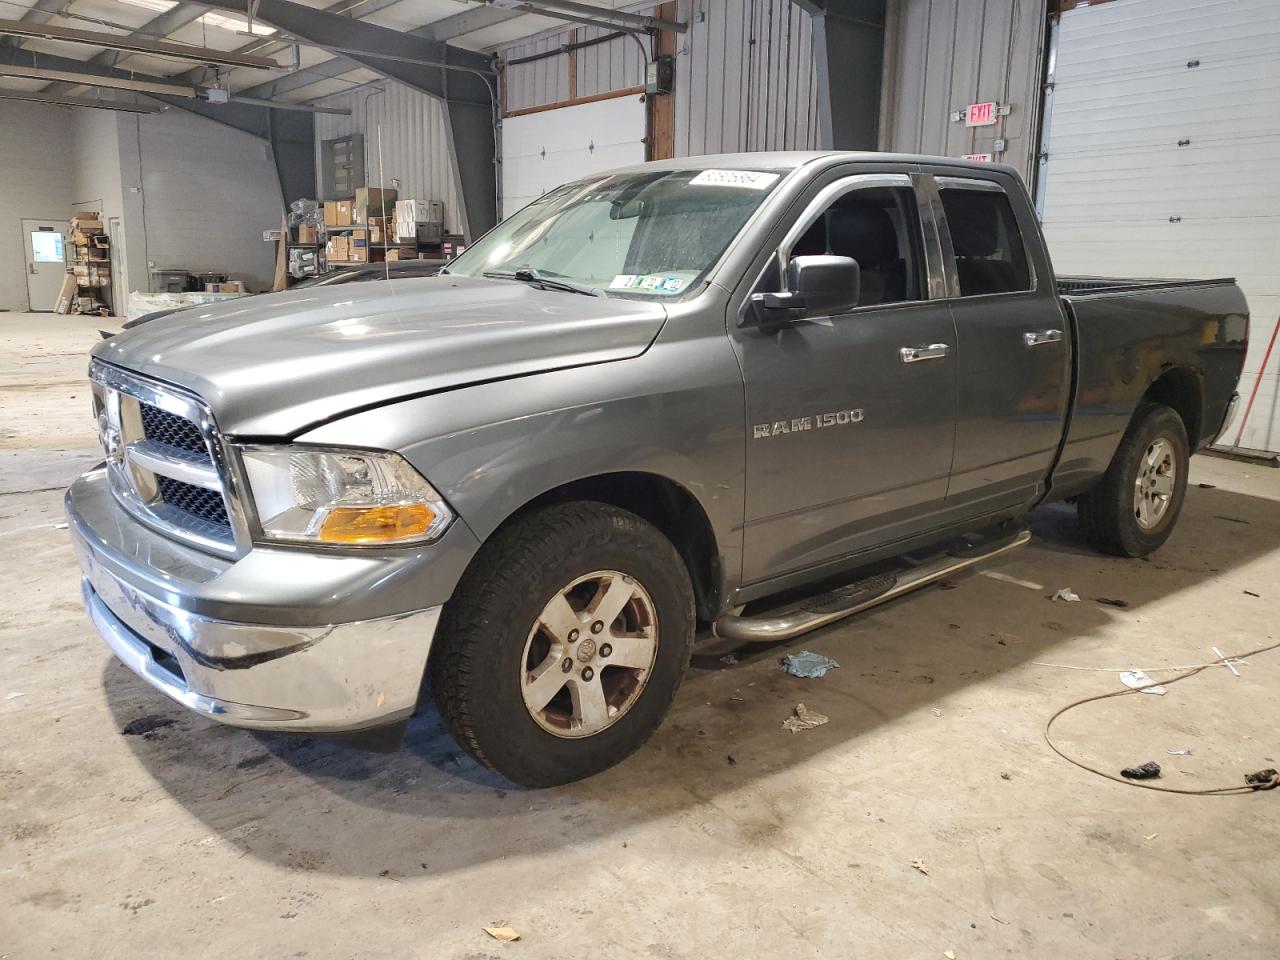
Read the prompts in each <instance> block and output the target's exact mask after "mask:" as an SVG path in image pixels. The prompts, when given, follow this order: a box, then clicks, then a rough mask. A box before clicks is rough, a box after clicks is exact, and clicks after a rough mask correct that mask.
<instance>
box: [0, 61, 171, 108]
mask: <svg viewBox="0 0 1280 960" xmlns="http://www.w3.org/2000/svg"><path fill="white" fill-rule="evenodd" d="M0 77H24V78H26V79H28V80H56V81H62V82H63V83H69V84H71V85H72V86H93V87H109V88H111V89H113V90H132V91H134V92H135V93H163V94H168V95H169V96H171V97H186V98H188V99H191V100H194V99H195V98H196V88H195V87H190V86H187V85H185V84H181V83H169V82H167V81H164V80H135V79H133V78H132V77H127V76H126V77H121V76H112V75H110V74H105V73H92V72H88V71H83V72H82V71H77V70H54V69H50V68H47V67H29V66H26V65H25V64H21V63H19V64H13V65H5V66H0ZM52 95H53V94H51V96H52Z"/></svg>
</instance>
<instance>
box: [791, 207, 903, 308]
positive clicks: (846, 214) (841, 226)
mask: <svg viewBox="0 0 1280 960" xmlns="http://www.w3.org/2000/svg"><path fill="white" fill-rule="evenodd" d="M814 254H830V255H832V256H837V257H852V258H853V259H854V260H857V261H858V266H859V268H860V269H861V273H862V287H861V290H862V292H861V294H860V296H859V298H858V306H860V307H865V306H871V305H874V304H884V303H901V302H902V301H904V300H919V299H921V293H920V264H921V262H922V254H921V242H920V220H919V217H918V215H917V213H916V202H915V194H914V193H913V192H912V190H911V188H910V187H867V188H864V189H860V190H853V191H851V192H850V193H846V194H845V195H844V196H842V197H839V198H838V199H836V200H835V202H833V203H832V204H831V206H829V207H828V208H827V209H826V210H824V211H823V212H822V215H821V216H819V217H818V219H817V220H815V221H814V223H813V226H811V227H810V228H809V229H808V230H807V231H805V233H804V234H803V235H802V236H801V237H800V239H799V240H797V241H796V243H795V246H793V247H792V249H791V255H792V256H793V257H801V256H808V255H814Z"/></svg>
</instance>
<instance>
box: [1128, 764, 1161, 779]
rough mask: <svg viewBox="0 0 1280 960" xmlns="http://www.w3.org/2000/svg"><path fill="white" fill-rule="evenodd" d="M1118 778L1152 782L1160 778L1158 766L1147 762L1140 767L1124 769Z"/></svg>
mask: <svg viewBox="0 0 1280 960" xmlns="http://www.w3.org/2000/svg"><path fill="white" fill-rule="evenodd" d="M1120 776H1122V777H1125V778H1126V779H1129V780H1154V779H1155V778H1156V777H1158V776H1160V764H1158V763H1156V762H1155V761H1154V760H1148V761H1147V762H1146V763H1144V764H1143V765H1142V766H1140V767H1125V768H1124V769H1123V770H1121V771H1120Z"/></svg>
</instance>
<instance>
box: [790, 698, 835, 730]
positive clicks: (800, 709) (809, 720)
mask: <svg viewBox="0 0 1280 960" xmlns="http://www.w3.org/2000/svg"><path fill="white" fill-rule="evenodd" d="M830 720H831V718H830V717H828V716H826V715H825V714H822V713H818V712H817V711H816V710H810V709H809V708H808V707H806V706H805V705H804V704H803V703H797V704H796V706H795V710H794V711H792V715H791V716H789V717H787V719H785V720H783V721H782V729H783V730H790V731H791V732H792V733H799V732H800V731H801V730H810V729H812V728H813V727H820V726H822V725H823V724H824V723H829V722H830Z"/></svg>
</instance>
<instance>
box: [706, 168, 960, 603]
mask: <svg viewBox="0 0 1280 960" xmlns="http://www.w3.org/2000/svg"><path fill="white" fill-rule="evenodd" d="M924 249H925V240H924V236H923V234H922V229H921V223H920V217H919V214H918V212H917V200H916V196H915V192H914V190H913V187H912V184H911V179H910V178H909V177H908V176H907V175H905V174H863V175H855V176H844V177H839V178H836V179H834V180H833V181H832V182H829V183H827V184H825V185H819V186H818V187H817V188H816V192H815V195H814V196H813V197H812V198H811V200H810V202H809V203H807V204H806V205H805V207H804V213H802V214H801V215H800V216H799V217H798V218H797V219H796V220H795V221H794V222H793V223H792V224H791V225H789V227H788V228H787V232H786V233H785V235H784V236H783V239H782V242H781V244H780V246H779V247H778V250H777V253H776V255H775V256H774V257H773V258H772V259H771V260H770V262H769V266H767V267H766V269H765V271H764V273H763V274H762V275H761V277H760V279H759V281H758V282H757V285H756V289H757V290H758V291H766V290H769V289H770V288H772V289H778V286H779V285H780V284H782V283H783V282H784V280H783V277H784V276H785V271H783V270H780V266H779V265H783V264H787V263H789V261H790V259H791V258H792V257H793V256H805V255H818V254H827V255H834V256H846V257H852V258H853V259H854V260H856V261H857V262H858V264H859V267H860V273H861V292H860V297H859V300H858V305H857V306H856V307H855V308H853V309H852V310H849V311H847V312H845V313H843V314H842V315H839V316H829V317H812V318H809V319H806V320H802V321H799V322H798V323H795V324H794V325H791V326H787V327H784V328H783V329H781V330H780V331H778V332H776V333H768V332H765V331H764V330H762V329H761V327H760V325H759V324H758V323H757V322H753V320H752V319H750V318H749V317H744V318H743V319H741V320H740V322H738V323H735V324H733V330H732V339H733V342H734V346H735V349H736V350H737V352H738V356H739V361H740V363H741V364H742V369H743V376H744V379H745V381H746V406H747V423H746V430H747V454H746V464H745V466H746V529H745V540H744V558H743V581H744V584H747V585H749V584H751V583H754V582H759V581H762V580H765V579H772V578H774V577H777V576H781V575H785V574H787V573H792V572H797V571H800V570H805V569H810V568H814V567H818V566H820V565H822V564H824V563H827V562H831V563H836V562H839V561H841V560H842V559H844V558H847V557H849V556H850V555H852V554H856V553H858V552H859V551H862V550H865V549H868V548H869V547H872V546H876V545H879V544H883V543H885V542H888V541H892V540H896V539H900V538H903V537H907V536H910V535H911V534H912V533H918V532H921V531H923V530H924V529H926V528H928V527H929V526H930V525H931V524H932V522H933V518H934V517H936V515H937V513H938V511H939V510H940V508H941V506H942V503H943V501H944V499H945V497H946V494H947V481H948V477H949V474H950V469H951V457H952V446H953V442H954V435H955V389H956V378H955V363H956V355H955V350H956V335H955V326H954V324H953V322H952V319H951V313H950V311H949V310H948V308H947V305H946V304H945V303H944V302H930V301H929V300H928V294H927V293H926V289H927V284H926V270H925V267H924V262H925V256H924Z"/></svg>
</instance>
